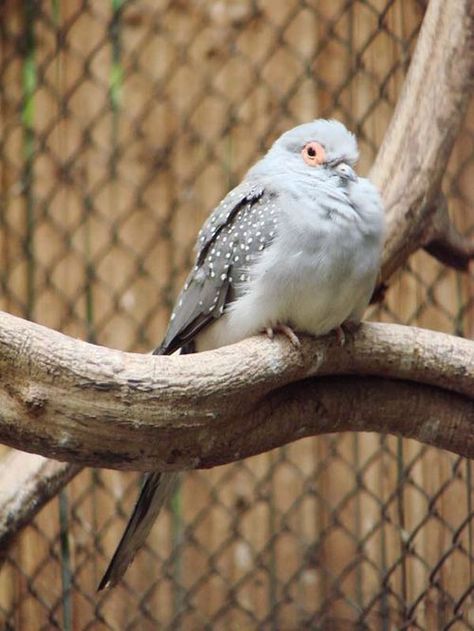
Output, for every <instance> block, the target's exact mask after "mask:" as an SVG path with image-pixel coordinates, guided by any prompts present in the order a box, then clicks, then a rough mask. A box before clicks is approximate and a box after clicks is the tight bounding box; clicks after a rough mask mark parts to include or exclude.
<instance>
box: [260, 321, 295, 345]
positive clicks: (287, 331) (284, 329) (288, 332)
mask: <svg viewBox="0 0 474 631" xmlns="http://www.w3.org/2000/svg"><path fill="white" fill-rule="evenodd" d="M265 332H266V334H267V335H268V337H269V338H270V339H271V340H273V338H274V337H275V333H283V335H285V337H287V338H288V339H289V340H290V342H291V344H292V345H293V346H294V347H295V348H300V347H301V342H300V340H299V338H298V336H297V335H296V333H295V332H294V331H293V329H292V328H291V327H289V326H288V325H287V324H276V325H275V326H267V328H266V329H265Z"/></svg>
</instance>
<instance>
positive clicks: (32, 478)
mask: <svg viewBox="0 0 474 631" xmlns="http://www.w3.org/2000/svg"><path fill="white" fill-rule="evenodd" d="M80 470H81V467H80V466H79V465H75V464H69V463H66V462H56V461H55V460H48V459H46V458H43V457H42V456H37V455H35V454H24V453H22V452H19V451H11V452H9V453H8V454H7V455H6V456H5V457H4V458H2V460H1V461H0V480H1V481H2V484H1V487H0V508H1V510H0V551H2V552H4V551H5V550H6V547H7V546H8V545H9V544H10V542H11V540H12V539H13V538H14V537H15V535H16V534H17V533H18V532H19V531H20V530H21V529H22V528H23V527H24V526H26V524H27V523H28V522H29V521H30V520H31V517H32V515H35V514H36V513H37V512H38V511H39V510H40V509H41V508H42V507H43V506H44V505H45V504H46V503H47V502H48V501H49V500H50V499H51V498H52V497H54V496H55V495H56V493H58V491H60V490H61V489H62V488H63V486H64V485H65V484H67V483H68V482H69V480H71V479H72V478H73V477H74V476H75V475H76V474H77V473H79V471H80Z"/></svg>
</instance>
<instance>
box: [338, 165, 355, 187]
mask: <svg viewBox="0 0 474 631" xmlns="http://www.w3.org/2000/svg"><path fill="white" fill-rule="evenodd" d="M334 170H335V171H336V173H337V174H338V175H340V176H341V177H343V178H345V179H346V180H350V181H351V182H355V181H356V180H357V173H356V172H355V171H354V169H353V168H352V167H351V166H350V165H349V164H347V162H339V164H337V165H336V166H335V167H334Z"/></svg>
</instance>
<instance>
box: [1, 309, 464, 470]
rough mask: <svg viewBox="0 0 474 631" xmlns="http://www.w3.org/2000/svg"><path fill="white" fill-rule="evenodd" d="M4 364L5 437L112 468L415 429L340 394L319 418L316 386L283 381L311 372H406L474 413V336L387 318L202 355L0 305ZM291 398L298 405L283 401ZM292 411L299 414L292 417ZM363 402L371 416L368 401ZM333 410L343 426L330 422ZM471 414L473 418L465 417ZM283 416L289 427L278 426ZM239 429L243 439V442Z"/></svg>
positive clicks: (442, 440)
mask: <svg viewBox="0 0 474 631" xmlns="http://www.w3.org/2000/svg"><path fill="white" fill-rule="evenodd" d="M236 358H238V362H236ZM440 358H442V361H440ZM0 367H1V371H2V382H1V387H0V440H1V441H2V442H4V443H6V444H8V445H11V446H12V447H16V448H21V449H27V450H29V451H33V452H35V453H40V454H42V455H44V456H48V457H52V458H57V459H60V460H70V461H73V462H75V463H80V464H83V465H91V466H99V467H110V468H116V469H134V470H149V469H162V470H166V469H190V468H198V467H210V466H214V465H216V464H224V463H226V462H232V461H234V460H237V459H240V458H242V457H246V456H249V455H252V454H256V453H260V452H261V451H266V450H269V449H271V448H273V447H274V446H276V445H279V444H283V442H288V441H290V440H295V439H297V438H299V437H301V436H303V435H309V434H317V433H321V432H324V431H328V427H331V428H334V429H335V428H339V429H341V427H342V426H344V427H345V429H350V428H351V427H352V429H357V430H358V431H361V430H365V431H389V432H392V433H401V434H404V433H405V432H407V431H408V432H409V434H410V435H411V436H412V435H414V433H413V432H414V430H413V428H412V425H410V426H409V429H407V427H408V426H407V425H406V419H405V418H404V417H405V415H406V414H407V411H408V408H407V407H406V405H405V406H404V407H403V415H402V416H400V415H397V409H402V408H401V406H398V408H397V406H396V405H395V407H394V409H393V410H391V412H390V418H391V419H392V421H391V424H389V423H387V419H386V418H385V417H384V416H379V420H378V425H375V426H374V425H373V423H374V421H373V420H370V418H369V417H368V416H367V421H366V423H365V424H361V423H360V422H356V423H354V425H352V421H353V420H354V417H355V415H356V414H359V413H356V412H355V411H354V408H355V406H354V402H352V403H351V401H350V399H347V406H346V407H344V406H343V405H342V402H341V401H342V399H341V397H340V396H335V397H333V398H332V397H331V396H329V398H327V401H326V403H325V404H324V406H323V407H320V410H321V411H323V412H324V413H323V414H319V415H318V416H317V418H315V419H311V418H309V417H308V416H307V415H305V414H302V412H304V410H305V409H308V406H309V408H310V409H312V407H311V406H314V405H316V406H318V403H317V401H314V402H312V403H311V402H309V401H308V392H309V391H314V387H313V385H312V384H308V383H307V382H303V383H300V384H299V386H294V387H293V388H291V389H290V390H287V389H285V387H286V386H288V385H289V384H293V383H295V382H301V380H305V379H308V378H310V377H314V376H317V377H318V379H320V378H321V377H322V376H327V375H348V374H350V375H372V376H381V377H384V378H385V379H399V380H400V379H404V380H406V379H409V380H410V381H411V382H416V383H422V384H428V385H430V386H434V388H432V389H424V390H423V392H424V394H423V398H424V399H425V398H426V399H427V400H428V399H429V398H430V393H431V396H432V397H434V399H433V400H436V401H438V400H439V398H440V397H447V398H446V399H445V400H446V401H447V400H450V401H451V399H453V400H457V399H458V398H459V400H460V401H463V402H464V403H465V405H464V407H463V409H466V410H471V409H472V399H473V397H474V343H472V342H470V341H468V340H464V339H461V338H456V337H453V336H450V335H446V334H443V333H436V332H433V331H426V330H424V329H416V328H410V327H402V326H398V325H388V324H366V325H364V326H363V327H362V328H361V331H360V332H359V333H357V334H356V335H355V337H354V340H353V341H351V342H348V343H347V345H346V346H345V347H344V348H340V347H339V346H338V345H337V342H336V339H335V336H332V335H329V336H327V337H325V338H321V339H311V338H306V339H304V340H303V345H302V348H301V349H300V350H296V349H294V348H293V347H292V346H291V345H290V344H289V343H287V342H286V340H277V341H274V342H272V341H270V340H267V339H265V338H264V337H263V336H261V337H257V338H253V339H251V340H246V341H244V342H241V343H240V344H237V345H234V346H231V347H227V348H222V349H219V350H217V351H212V352H207V353H198V354H196V355H183V356H172V357H161V356H153V357H152V356H149V355H138V354H132V353H123V352H120V351H115V350H111V349H107V348H104V347H100V346H94V345H92V344H88V343H86V342H82V341H80V340H75V339H73V338H69V337H67V336H65V335H62V334H61V333H58V332H55V331H51V330H49V329H47V328H45V327H42V326H40V325H37V324H33V323H29V322H26V321H24V320H22V319H20V318H16V317H14V316H11V315H8V314H5V313H2V314H0ZM324 383H326V382H324ZM351 384H353V380H350V379H347V381H341V382H340V385H341V386H342V385H343V386H344V388H346V387H347V388H348V389H350V388H352V387H353V386H352V385H351ZM310 385H311V390H308V388H309V386H310ZM322 387H323V386H322V385H320V386H318V389H319V390H318V391H321V388H322ZM282 388H283V390H282ZM384 388H389V386H388V385H386V386H384ZM323 389H324V388H323ZM443 391H444V393H443ZM454 393H456V394H457V395H461V396H458V397H456V396H455V394H454ZM289 394H291V395H292V399H291V402H290V403H289V404H288V405H285V404H284V398H285V396H287V395H288V396H289ZM421 396H422V395H421V394H420V397H421ZM411 401H412V402H413V404H414V405H415V404H416V403H417V401H416V399H415V398H412V399H411ZM276 402H278V405H277V403H276ZM426 405H427V409H432V407H433V406H430V405H428V402H426ZM459 405H461V404H459ZM369 407H370V406H369ZM461 407H462V406H461ZM295 409H299V410H300V411H301V414H300V413H299V415H298V417H297V418H294V411H295ZM361 409H363V410H365V413H367V409H368V407H367V406H363V407H362V408H361ZM236 410H238V414H236ZM415 412H416V413H417V406H416V409H415V408H413V409H411V410H410V418H412V419H413V418H416V416H415ZM377 414H379V413H378V412H377ZM328 418H330V419H332V420H333V421H335V422H336V424H335V425H334V424H332V422H331V424H330V425H328V424H327V419H328ZM272 419H273V420H272ZM275 419H278V421H277V422H276V421H275ZM470 422H471V421H470V416H469V415H467V416H466V417H465V418H464V420H463V423H464V424H469V423H470ZM288 423H290V426H291V428H292V431H291V433H290V434H288V433H286V432H283V433H282V431H283V430H282V428H284V427H288ZM262 425H263V426H265V428H266V429H265V432H264V433H263V435H262V434H261V427H262ZM463 427H464V425H463ZM308 428H310V429H308ZM376 428H378V429H376ZM451 434H452V425H450V424H449V423H447V424H446V425H444V426H443V427H442V428H441V429H440V430H439V432H438V434H437V436H436V437H435V438H430V441H432V442H433V444H437V446H438V447H440V448H443V449H453V448H455V449H457V450H458V453H461V452H460V451H459V450H460V449H462V453H463V454H464V455H471V456H474V444H472V443H471V442H469V440H466V437H465V436H464V437H462V439H459V438H453V436H452V435H451ZM242 436H243V437H244V443H243V444H242V445H241V446H238V445H239V440H240V442H242V441H241V439H242ZM239 437H240V439H239ZM420 439H423V436H421V437H420ZM430 441H428V442H430Z"/></svg>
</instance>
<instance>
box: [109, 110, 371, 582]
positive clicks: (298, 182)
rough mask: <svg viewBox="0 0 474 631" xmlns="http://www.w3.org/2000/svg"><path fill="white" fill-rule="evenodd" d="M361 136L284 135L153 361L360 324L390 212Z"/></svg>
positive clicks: (207, 248)
mask: <svg viewBox="0 0 474 631" xmlns="http://www.w3.org/2000/svg"><path fill="white" fill-rule="evenodd" d="M357 158H358V150H357V143H356V140H355V137H354V136H353V135H352V134H351V133H350V132H348V131H347V129H346V128H345V127H344V125H342V124H341V123H339V122H337V121H334V120H331V121H327V120H315V121H313V122H310V123H306V124H303V125H299V126H298V127H295V128H294V129H291V130H290V131H287V132H286V133H284V134H283V135H282V136H280V138H278V140H277V141H276V142H275V143H274V144H273V146H272V147H271V149H270V150H269V151H268V153H267V154H266V155H265V157H264V158H262V159H261V160H260V161H259V162H258V163H257V164H256V165H255V166H254V167H253V168H252V169H250V171H249V172H248V173H247V175H246V177H245V178H244V180H243V182H242V183H241V184H240V185H239V186H237V187H236V188H235V189H233V190H232V191H231V192H230V193H229V194H228V195H227V196H226V197H225V198H224V200H223V201H222V202H221V203H220V204H219V206H217V208H216V209H215V210H214V211H213V212H212V214H211V215H210V217H209V218H208V220H207V221H206V222H205V224H204V226H203V227H202V229H201V231H200V233H199V236H198V241H197V246H196V247H197V254H196V260H195V265H194V267H193V269H192V270H191V273H190V274H189V276H188V278H187V280H186V283H185V285H184V287H183V290H182V291H181V294H180V296H179V297H178V300H177V303H176V307H175V309H174V311H173V314H172V316H171V319H170V323H169V326H168V330H167V332H166V335H165V337H164V339H163V342H162V343H161V345H160V346H159V347H158V348H157V349H156V350H155V354H161V355H165V354H170V353H173V352H174V351H176V350H178V349H182V352H194V351H201V350H207V349H211V348H217V347H219V346H224V345H227V344H231V343H233V342H237V341H239V340H241V339H244V338H246V337H249V336H251V335H254V334H258V333H259V332H261V331H265V330H266V329H273V328H276V327H278V326H279V325H287V326H290V327H291V328H292V329H294V330H295V331H299V332H304V333H310V334H312V335H324V334H325V333H328V332H329V331H331V330H333V329H337V328H338V327H340V326H341V325H342V324H343V323H345V322H348V321H350V322H352V323H356V324H357V323H358V322H360V319H361V318H362V315H363V313H364V311H365V309H366V307H367V305H368V303H369V300H370V297H371V294H372V291H373V288H374V285H375V281H376V276H377V273H378V269H379V265H380V256H381V250H382V242H383V215H384V213H383V207H382V204H381V201H380V197H379V195H378V192H377V190H376V189H375V187H374V186H373V185H372V184H371V183H370V182H369V181H368V180H367V179H364V178H359V177H357V175H356V174H355V172H354V171H353V168H352V167H353V165H354V163H355V162H356V161H357ZM176 475H177V474H175V473H152V474H150V475H148V476H147V478H146V481H145V484H144V486H143V489H142V491H141V494H140V497H139V499H138V502H137V504H136V506H135V509H134V512H133V515H132V517H131V519H130V521H129V523H128V525H127V528H126V530H125V533H124V535H123V537H122V539H121V541H120V543H119V546H118V548H117V550H116V552H115V554H114V557H113V558H112V561H111V563H110V565H109V568H108V570H107V572H106V574H105V576H104V578H103V579H102V581H101V583H100V586H99V589H102V588H104V587H110V586H113V585H115V584H116V583H117V582H118V580H119V579H120V578H121V577H122V575H123V573H124V572H125V570H126V568H127V567H128V565H129V564H130V562H131V561H132V559H133V557H134V555H135V553H136V551H137V550H138V548H139V547H140V546H141V545H142V544H143V542H144V540H145V538H146V536H147V535H148V532H149V531H150V528H151V526H152V524H153V522H154V521H155V519H156V516H157V515H158V512H159V510H160V509H161V507H162V505H163V503H164V501H165V500H166V497H167V496H168V495H169V493H170V490H171V488H172V486H173V483H174V481H175V479H176Z"/></svg>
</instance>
